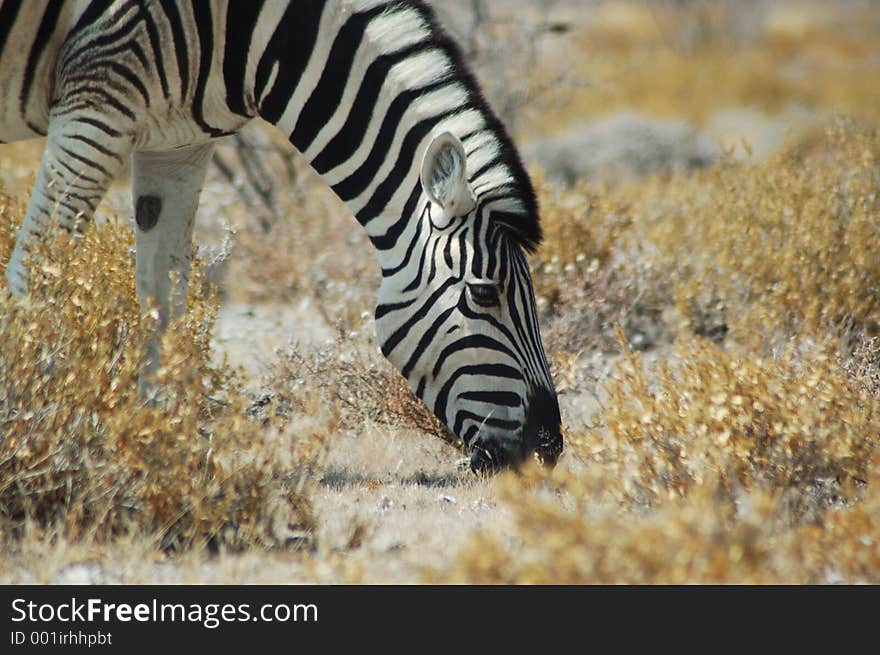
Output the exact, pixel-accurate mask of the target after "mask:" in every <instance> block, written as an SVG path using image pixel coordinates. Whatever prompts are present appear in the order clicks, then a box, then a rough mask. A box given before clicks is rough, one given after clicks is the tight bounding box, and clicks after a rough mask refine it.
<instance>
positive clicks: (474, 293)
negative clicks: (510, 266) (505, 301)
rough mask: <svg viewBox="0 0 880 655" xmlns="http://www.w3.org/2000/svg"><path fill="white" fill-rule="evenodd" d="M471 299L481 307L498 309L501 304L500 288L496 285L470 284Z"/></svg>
mask: <svg viewBox="0 0 880 655" xmlns="http://www.w3.org/2000/svg"><path fill="white" fill-rule="evenodd" d="M468 291H470V293H471V298H472V299H473V301H474V302H475V303H477V304H478V305H480V306H481V307H497V306H498V305H500V304H501V299H500V298H499V297H498V287H497V286H496V285H494V284H468Z"/></svg>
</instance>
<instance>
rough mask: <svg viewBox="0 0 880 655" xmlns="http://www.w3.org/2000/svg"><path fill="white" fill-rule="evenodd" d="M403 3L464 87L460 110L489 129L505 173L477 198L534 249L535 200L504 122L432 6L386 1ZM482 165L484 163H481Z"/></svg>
mask: <svg viewBox="0 0 880 655" xmlns="http://www.w3.org/2000/svg"><path fill="white" fill-rule="evenodd" d="M395 5H398V6H399V5H403V6H407V7H412V8H414V9H416V10H417V11H418V12H419V13H420V14H421V17H422V18H423V19H424V20H425V22H426V23H427V24H428V26H429V28H430V30H431V35H432V40H433V43H434V45H435V46H436V47H437V48H438V49H439V50H441V51H442V52H443V53H444V54H445V55H446V56H447V57H448V58H449V61H450V62H451V64H452V70H453V74H454V76H455V77H456V79H457V80H458V81H459V82H460V83H461V85H462V86H463V87H464V88H465V89H466V91H467V95H468V99H467V102H466V104H465V105H464V106H463V107H462V110H465V109H472V110H475V111H477V112H478V113H479V114H481V115H482V117H483V120H484V121H485V127H484V128H483V129H484V131H488V132H490V133H491V135H492V137H493V138H494V141H495V142H496V143H495V144H494V145H495V146H496V149H495V152H496V154H495V155H494V157H493V160H492V162H490V163H491V164H492V165H493V168H495V169H496V170H497V169H498V168H499V165H500V168H502V169H503V170H504V171H505V173H506V175H505V176H504V178H505V179H500V180H497V181H495V182H494V184H492V185H491V188H487V189H482V190H477V196H478V201H483V202H491V203H492V205H493V211H492V212H491V213H490V216H492V218H493V221H494V222H495V223H496V224H497V226H498V227H499V228H500V229H503V230H504V231H505V232H506V233H507V234H508V235H509V237H510V238H511V239H512V240H513V241H514V242H515V243H517V244H518V245H520V246H521V247H522V248H523V249H524V250H526V251H527V252H534V251H535V249H537V247H538V246H539V245H540V243H541V238H542V233H541V225H540V219H539V215H538V200H537V197H536V196H535V191H534V187H533V186H532V182H531V180H530V179H529V176H528V173H527V172H526V170H525V166H523V163H522V159H521V158H520V155H519V152H518V151H517V149H516V146H515V145H514V144H513V140H512V139H511V138H510V135H509V134H508V132H507V129H506V128H505V126H504V124H503V123H502V122H501V120H500V119H499V118H498V116H497V115H496V114H495V112H494V111H493V110H492V108H491V106H490V105H489V103H488V102H487V101H486V98H485V96H484V95H483V91H482V89H481V88H480V85H479V83H478V82H477V79H476V77H474V75H473V73H472V72H471V70H470V68H469V67H468V65H467V63H466V62H465V58H464V54H463V53H462V51H461V48H460V47H459V46H458V44H457V43H456V42H455V41H453V40H452V38H451V37H450V36H449V34H448V33H447V32H446V30H445V28H444V27H443V26H442V25H441V23H440V21H439V20H438V19H437V17H436V14H435V12H434V9H433V8H432V7H431V6H430V5H428V4H427V3H426V2H424V0H400V1H399V2H394V3H391V4H390V5H389V8H392V7H394V6H395ZM484 167H485V165H484Z"/></svg>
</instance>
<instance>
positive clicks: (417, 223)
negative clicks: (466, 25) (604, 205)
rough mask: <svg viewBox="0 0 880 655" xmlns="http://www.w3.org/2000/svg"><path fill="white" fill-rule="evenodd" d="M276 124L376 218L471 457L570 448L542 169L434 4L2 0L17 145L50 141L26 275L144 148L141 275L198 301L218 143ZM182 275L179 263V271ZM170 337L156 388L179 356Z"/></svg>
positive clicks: (401, 315)
mask: <svg viewBox="0 0 880 655" xmlns="http://www.w3.org/2000/svg"><path fill="white" fill-rule="evenodd" d="M255 117H261V118H262V119H265V120H266V121H268V122H270V123H272V124H274V125H275V126H277V127H278V128H279V129H280V130H281V131H282V132H284V134H285V135H288V136H289V139H290V142H291V143H292V144H293V146H294V147H295V148H297V149H298V150H299V152H301V153H302V154H303V155H304V157H305V158H306V159H307V160H308V161H309V162H310V164H311V165H312V167H313V168H314V169H315V170H316V171H317V172H318V173H320V174H321V176H322V177H323V179H324V180H326V182H327V183H328V184H329V185H330V186H331V187H332V189H333V190H334V191H335V192H336V194H337V195H338V196H339V197H340V198H341V199H342V200H343V201H344V202H345V203H346V204H347V206H348V207H349V209H350V210H351V213H352V214H353V215H354V216H355V218H356V219H357V220H358V221H359V222H360V223H361V225H363V226H364V228H365V229H366V231H367V233H368V235H369V237H370V240H371V241H372V244H373V246H374V247H375V252H376V255H377V258H378V260H379V264H380V266H381V269H382V282H381V287H380V289H379V299H378V305H377V308H376V315H375V316H376V330H377V334H378V338H379V343H380V344H381V348H382V352H383V353H384V354H385V356H386V357H387V358H388V359H389V360H390V361H391V362H392V363H393V364H394V365H395V366H397V367H398V368H399V369H400V371H401V372H402V373H403V375H404V376H405V377H406V379H407V380H408V381H409V384H410V386H411V387H412V389H413V391H414V392H415V393H416V394H417V395H418V396H419V397H420V398H421V399H422V400H424V401H425V403H426V404H427V406H428V407H430V408H431V409H432V410H433V412H434V413H435V414H436V415H437V416H438V417H439V418H440V419H441V420H442V421H443V422H444V423H445V424H446V425H447V426H448V427H449V428H450V429H451V430H452V431H453V432H455V433H456V434H457V435H459V436H460V437H461V438H462V439H463V440H464V442H465V443H466V444H467V445H468V446H469V448H470V450H471V468H472V469H474V470H486V469H495V468H497V467H499V466H504V465H509V464H515V463H518V462H519V461H521V460H522V459H523V458H525V457H527V456H528V455H529V454H531V453H533V452H534V453H537V455H538V456H539V458H540V459H542V460H543V461H544V462H549V463H553V462H555V461H556V458H557V456H558V455H559V454H560V452H561V451H562V436H561V426H560V416H559V405H558V403H557V400H556V393H555V390H554V386H553V382H552V379H551V376H550V372H549V369H548V365H547V360H546V356H545V354H544V349H543V346H542V344H541V337H540V334H539V331H538V321H537V316H536V312H535V299H534V292H533V290H532V284H531V277H530V274H529V267H528V264H527V260H526V256H525V253H526V252H529V251H532V250H533V249H534V248H536V247H537V245H538V243H539V241H540V239H541V231H540V227H539V223H538V215H537V204H536V200H535V195H534V191H533V189H532V186H531V183H530V181H529V179H528V176H527V175H526V173H525V171H524V169H523V166H522V163H521V161H520V159H519V156H518V154H517V152H516V150H515V148H514V146H513V145H512V143H511V141H510V139H509V137H508V135H507V133H506V132H505V130H504V127H503V126H502V125H501V124H500V122H499V121H498V119H497V118H496V116H495V115H494V114H493V113H492V111H491V109H489V107H488V106H487V105H486V103H485V102H484V100H483V98H482V95H481V93H480V91H479V89H478V87H477V84H476V82H475V81H474V79H473V77H472V76H471V74H470V73H469V72H468V70H467V69H466V67H465V66H464V64H463V62H462V59H461V56H460V54H459V51H458V49H457V48H456V46H455V45H454V44H453V43H452V42H451V41H450V39H449V38H448V36H447V35H446V34H445V33H444V32H443V31H442V30H441V28H440V27H439V26H438V24H437V22H436V21H435V18H434V16H433V13H432V11H431V10H430V9H429V8H428V7H427V6H425V5H424V4H423V3H422V2H420V1H416V0H398V1H389V0H290V1H281V0H268V1H265V0H250V1H248V2H244V1H240V2H225V1H222V0H193V1H184V0H115V1H110V0H91V1H89V0H79V1H73V0H70V1H65V0H26V1H25V0H3V1H2V2H0V140H3V141H12V140H17V139H25V138H30V137H37V136H45V137H46V145H45V150H44V153H43V158H42V162H41V164H40V170H39V173H38V176H37V180H36V185H35V188H34V190H33V194H32V196H31V199H30V203H29V205H28V208H27V213H26V215H25V219H24V224H23V225H22V227H21V229H20V232H19V234H18V237H17V240H16V244H15V248H14V251H13V254H12V257H11V259H10V261H9V263H8V265H7V269H6V278H7V281H8V285H9V288H10V289H11V291H12V293H13V294H14V295H22V294H25V293H26V291H27V284H28V282H27V280H28V273H27V271H28V268H27V266H28V257H27V253H28V252H29V250H33V247H32V246H33V244H34V243H35V242H36V240H38V239H39V238H40V236H41V235H42V234H43V233H45V232H47V231H48V230H54V229H55V228H60V229H62V230H64V231H65V232H67V233H70V234H72V235H73V236H74V237H76V235H77V234H78V233H80V232H82V230H83V228H84V226H85V225H86V223H87V222H88V220H89V218H90V216H91V215H92V214H93V212H94V210H95V208H96V206H97V205H98V203H99V202H100V200H101V198H102V197H103V196H104V193H105V192H106V190H107V187H108V186H109V184H110V183H111V181H112V180H113V179H114V178H115V177H116V176H117V175H118V174H119V173H120V171H121V170H122V169H123V167H124V165H125V164H126V162H127V160H128V159H129V158H130V159H131V162H132V180H133V183H132V186H133V204H134V216H135V222H136V224H137V225H136V228H135V231H136V252H137V254H136V283H137V292H138V296H139V298H140V301H141V303H142V306H145V305H146V303H147V302H156V303H158V308H159V317H160V319H159V320H160V327H165V326H167V324H168V322H169V321H170V320H171V319H173V318H174V317H176V316H179V315H180V314H181V313H182V312H183V311H184V310H185V303H186V297H187V284H188V274H189V265H190V261H189V259H190V256H191V248H192V230H193V219H194V215H195V212H196V207H197V204H198V198H199V193H200V191H201V188H202V185H203V182H204V177H205V169H206V166H207V163H208V161H209V159H210V156H211V153H212V150H213V147H214V143H215V140H216V139H217V138H218V137H221V136H224V135H228V134H231V133H234V132H236V131H237V130H239V129H240V128H241V127H242V126H243V125H244V124H245V123H247V122H248V121H250V120H251V119H253V118H255ZM171 271H175V272H176V273H177V274H176V275H169V273H170V272H171ZM158 362H159V360H158V345H157V343H156V342H153V343H152V345H151V346H150V347H149V348H148V354H147V356H146V359H145V361H144V364H143V368H142V375H141V386H142V390H144V389H148V388H149V380H150V377H151V374H152V373H154V372H155V370H156V368H157V367H158Z"/></svg>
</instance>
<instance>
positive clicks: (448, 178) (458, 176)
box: [419, 132, 476, 226]
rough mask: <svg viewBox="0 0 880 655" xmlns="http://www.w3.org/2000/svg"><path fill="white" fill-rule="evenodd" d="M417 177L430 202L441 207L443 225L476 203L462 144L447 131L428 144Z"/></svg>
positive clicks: (462, 214) (463, 214) (466, 212)
mask: <svg viewBox="0 0 880 655" xmlns="http://www.w3.org/2000/svg"><path fill="white" fill-rule="evenodd" d="M419 177H420V179H421V181H422V188H423V189H424V190H425V193H427V194H428V198H430V199H431V202H433V203H435V204H437V205H439V206H440V207H442V208H443V219H444V220H443V221H442V223H443V225H444V226H445V225H448V224H449V223H450V222H451V221H452V219H454V218H456V217H457V216H465V215H467V214H468V213H469V212H470V211H471V210H472V209H473V208H474V206H475V205H476V201H475V199H474V194H473V192H472V191H471V188H470V186H469V185H468V181H467V158H466V155H465V152H464V146H463V145H462V144H461V141H459V140H458V138H457V137H455V136H454V135H452V134H450V133H449V132H444V133H443V134H440V135H439V136H436V137H434V140H433V141H431V143H430V144H429V145H428V149H427V150H426V151H425V156H424V157H423V158H422V169H421V172H420V175H419Z"/></svg>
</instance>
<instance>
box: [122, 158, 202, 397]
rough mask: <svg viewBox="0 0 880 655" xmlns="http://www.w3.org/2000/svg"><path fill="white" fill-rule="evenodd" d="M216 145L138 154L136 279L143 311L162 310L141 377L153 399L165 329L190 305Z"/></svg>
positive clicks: (135, 172) (143, 388) (135, 165)
mask: <svg viewBox="0 0 880 655" xmlns="http://www.w3.org/2000/svg"><path fill="white" fill-rule="evenodd" d="M213 150H214V145H213V143H207V144H199V145H194V146H186V147H183V148H175V149H173V150H163V151H142V152H136V153H135V154H134V155H133V157H132V169H131V173H132V195H133V198H132V200H133V203H134V215H135V222H136V223H137V227H136V230H135V247H136V249H137V256H136V257H137V260H136V266H135V283H136V286H137V294H138V298H139V300H140V305H141V314H142V315H146V314H147V313H148V312H149V311H151V310H152V309H156V310H157V311H158V317H157V323H156V329H155V330H154V331H153V332H152V334H150V335H149V336H148V338H147V344H146V353H145V355H144V360H143V361H142V363H141V370H140V376H139V381H138V390H139V391H140V393H141V395H142V396H144V397H147V398H152V397H154V396H155V395H156V391H157V390H156V389H155V388H154V387H153V384H152V380H153V378H154V376H155V373H156V371H157V370H158V368H159V366H160V357H159V347H160V343H161V338H162V333H163V332H164V331H165V329H166V328H167V327H168V325H169V323H170V322H171V321H172V320H173V319H175V318H178V317H180V316H181V315H182V314H183V312H184V311H185V310H186V301H187V294H188V293H189V270H190V260H191V257H192V234H193V224H194V221H195V214H196V209H197V208H198V204H199V193H200V192H201V190H202V185H203V184H204V181H205V170H206V169H207V166H208V162H209V161H210V159H211V154H212V152H213Z"/></svg>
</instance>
